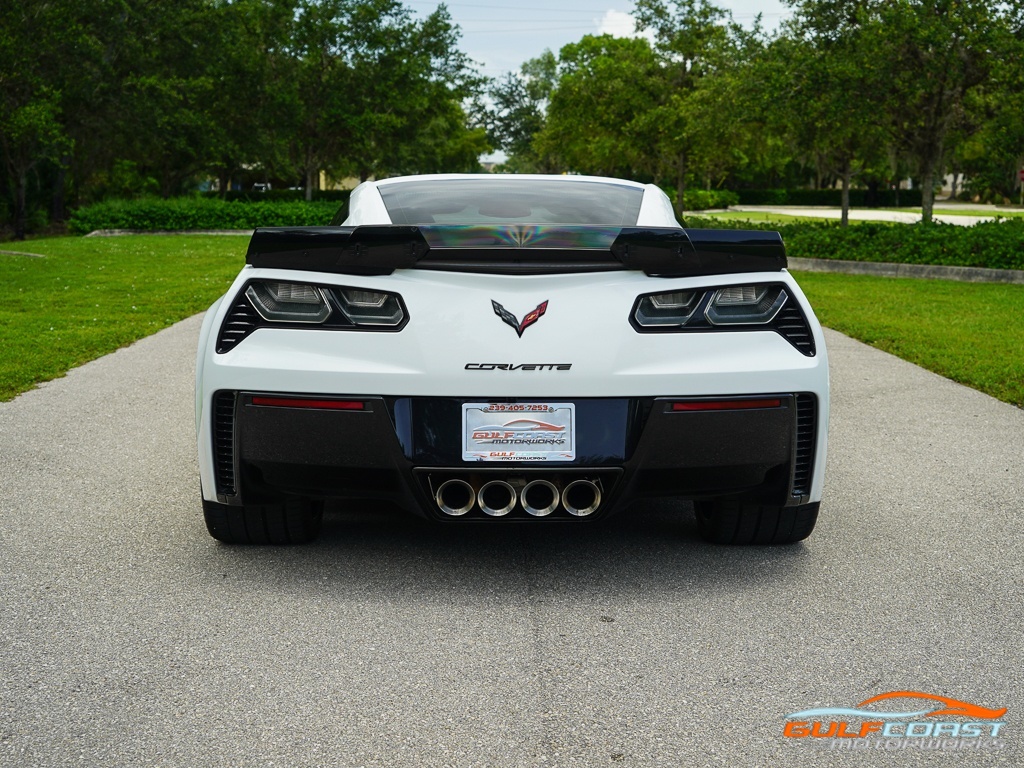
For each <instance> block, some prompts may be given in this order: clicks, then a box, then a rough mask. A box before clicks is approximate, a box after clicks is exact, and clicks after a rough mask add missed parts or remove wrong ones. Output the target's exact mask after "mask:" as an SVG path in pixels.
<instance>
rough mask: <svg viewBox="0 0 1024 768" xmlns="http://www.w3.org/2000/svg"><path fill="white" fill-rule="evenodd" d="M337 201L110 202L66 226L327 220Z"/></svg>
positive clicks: (234, 225) (226, 225) (229, 225)
mask: <svg viewBox="0 0 1024 768" xmlns="http://www.w3.org/2000/svg"><path fill="white" fill-rule="evenodd" d="M339 207H340V204H339V203H338V202H330V201H323V202H313V203H306V202H262V201H261V202H255V203H247V202H242V201H235V202H225V201H223V200H211V199H206V198H201V197H181V198H172V199H170V200H161V199H145V200H108V201H105V202H102V203H96V204H95V205H89V206H86V207H83V208H79V209H78V210H77V211H75V212H74V214H72V216H71V218H70V220H69V221H68V230H69V231H71V232H73V233H75V234H79V235H85V234H88V233H89V232H93V231H95V230H97V229H134V230H141V231H147V232H152V231H159V230H190V229H255V228H256V227H288V226H293V227H303V226H318V225H324V224H329V223H330V222H331V219H332V218H333V216H334V214H335V213H336V212H337V210H338V208H339Z"/></svg>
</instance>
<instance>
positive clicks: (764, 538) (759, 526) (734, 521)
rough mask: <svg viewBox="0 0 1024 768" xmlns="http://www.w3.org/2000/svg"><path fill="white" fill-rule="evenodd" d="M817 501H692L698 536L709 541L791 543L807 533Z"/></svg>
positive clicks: (815, 511) (801, 539) (812, 522)
mask: <svg viewBox="0 0 1024 768" xmlns="http://www.w3.org/2000/svg"><path fill="white" fill-rule="evenodd" d="M820 505H821V504H820V502H814V503H813V504H803V505H801V506H798V507H779V506H775V505H772V504H757V503H754V502H749V501H740V500H739V499H731V498H730V499H715V500H714V501H697V502H694V505H693V506H694V509H695V510H696V512H697V526H698V528H699V529H700V535H701V536H702V537H703V538H704V539H705V540H706V541H709V542H711V543H713V544H740V545H742V544H792V543H794V542H797V541H803V540H804V539H806V538H807V537H808V536H810V535H811V531H813V530H814V524H815V523H816V522H817V520H818V507H819V506H820Z"/></svg>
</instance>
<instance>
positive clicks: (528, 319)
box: [491, 299, 548, 338]
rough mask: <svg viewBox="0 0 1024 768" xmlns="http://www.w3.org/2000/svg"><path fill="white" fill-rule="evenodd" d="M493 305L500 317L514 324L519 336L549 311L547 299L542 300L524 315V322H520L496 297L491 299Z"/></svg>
mask: <svg viewBox="0 0 1024 768" xmlns="http://www.w3.org/2000/svg"><path fill="white" fill-rule="evenodd" d="M491 306H492V307H493V308H494V314H496V315H497V316H498V317H500V318H501V319H502V321H503V322H504V323H506V324H507V325H510V326H512V328H514V329H515V332H516V333H518V334H519V338H522V337H523V331H525V330H526V329H527V328H529V327H530V326H531V325H533V324H534V323H536V322H537V321H538V320H540V318H541V316H542V315H543V314H544V313H545V312H547V311H548V303H547V301H542V302H541V303H540V304H538V305H537V308H536V309H532V310H530V311H529V312H527V313H526V316H525V317H523V322H519V321H518V320H517V319H516V316H515V315H513V314H512V313H511V312H509V311H508V310H507V309H505V308H504V307H503V306H501V304H499V303H498V302H496V301H495V300H494V299H491Z"/></svg>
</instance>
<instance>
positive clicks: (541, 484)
mask: <svg viewBox="0 0 1024 768" xmlns="http://www.w3.org/2000/svg"><path fill="white" fill-rule="evenodd" d="M520 498H521V499H522V502H523V509H525V510H526V513H527V514H529V515H533V516H534V517H547V516H548V515H550V514H551V513H552V512H554V511H555V510H556V509H558V499H559V495H558V488H557V487H555V484H554V483H550V482H548V481H547V480H534V481H533V482H531V483H527V484H526V487H525V488H523V493H522V496H521V497H520Z"/></svg>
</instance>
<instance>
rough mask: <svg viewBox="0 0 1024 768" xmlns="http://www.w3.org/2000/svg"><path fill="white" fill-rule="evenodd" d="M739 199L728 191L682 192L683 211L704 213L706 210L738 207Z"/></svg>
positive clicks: (695, 190)
mask: <svg viewBox="0 0 1024 768" xmlns="http://www.w3.org/2000/svg"><path fill="white" fill-rule="evenodd" d="M739 202H740V197H739V195H737V194H736V193H735V192H732V191H731V190H728V189H686V190H683V210H684V211H706V210H707V209H708V208H728V207H729V206H730V205H739Z"/></svg>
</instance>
